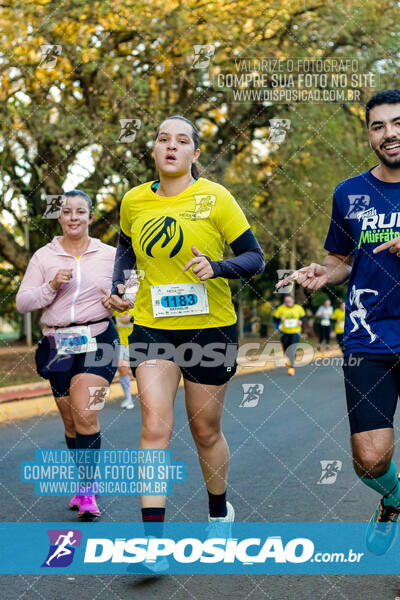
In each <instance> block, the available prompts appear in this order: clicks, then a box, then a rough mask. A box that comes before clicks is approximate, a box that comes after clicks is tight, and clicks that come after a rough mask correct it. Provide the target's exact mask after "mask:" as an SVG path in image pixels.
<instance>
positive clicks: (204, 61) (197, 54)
mask: <svg viewBox="0 0 400 600" xmlns="http://www.w3.org/2000/svg"><path fill="white" fill-rule="evenodd" d="M193 50H194V55H193V57H192V65H191V68H192V69H206V68H207V67H208V65H209V64H210V59H211V57H212V56H214V52H215V47H214V45H213V44H206V45H200V44H196V45H195V46H193Z"/></svg>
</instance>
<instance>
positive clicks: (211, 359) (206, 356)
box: [128, 323, 238, 385]
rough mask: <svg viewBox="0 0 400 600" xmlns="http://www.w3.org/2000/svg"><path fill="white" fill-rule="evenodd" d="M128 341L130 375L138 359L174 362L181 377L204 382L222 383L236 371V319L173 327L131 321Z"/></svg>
mask: <svg viewBox="0 0 400 600" xmlns="http://www.w3.org/2000/svg"><path fill="white" fill-rule="evenodd" d="M128 341H129V359H130V366H131V369H132V373H133V376H135V375H136V367H138V366H139V365H140V363H142V362H144V361H148V360H154V359H162V360H169V361H172V362H174V363H176V364H177V365H178V366H179V367H180V369H181V371H182V375H183V378H184V379H187V380H188V381H193V382H194V383H202V384H203V385H223V384H224V383H226V382H227V381H229V379H230V378H231V377H232V376H233V375H234V374H235V372H236V368H237V364H236V358H237V353H238V330H237V325H236V323H235V324H234V325H227V326H224V327H210V328H207V329H173V330H171V329H154V328H152V327H145V326H143V325H134V326H133V331H132V333H131V335H130V336H129V338H128ZM149 368H151V367H150V366H149Z"/></svg>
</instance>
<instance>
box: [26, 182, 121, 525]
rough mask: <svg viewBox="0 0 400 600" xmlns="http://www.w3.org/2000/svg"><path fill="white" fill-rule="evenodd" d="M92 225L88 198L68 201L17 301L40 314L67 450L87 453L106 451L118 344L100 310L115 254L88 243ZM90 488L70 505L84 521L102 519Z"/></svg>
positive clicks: (40, 363) (43, 353) (42, 367)
mask: <svg viewBox="0 0 400 600" xmlns="http://www.w3.org/2000/svg"><path fill="white" fill-rule="evenodd" d="M92 221H93V207H92V201H91V199H90V197H89V196H88V195H87V194H85V193H84V192H81V191H80V190H73V191H71V192H67V193H65V194H64V195H63V203H62V206H61V208H60V216H59V218H58V222H59V223H60V225H61V228H62V233H63V235H62V236H56V237H54V239H53V240H52V241H51V242H50V243H49V244H46V246H43V247H42V248H40V249H39V250H37V251H36V252H35V254H34V255H33V256H32V258H31V260H30V261H29V264H28V268H27V271H26V273H25V276H24V278H23V280H22V283H21V286H20V288H19V291H18V294H17V297H16V303H17V309H18V311H19V312H21V313H27V312H30V311H32V310H38V309H42V316H41V320H40V322H41V324H42V326H43V337H42V339H41V340H40V342H39V345H38V349H37V351H36V356H35V358H36V366H37V371H38V373H39V374H40V375H41V376H42V377H44V378H45V379H49V380H50V384H51V388H52V391H53V395H54V398H55V401H56V403H57V406H58V408H59V411H60V413H61V417H62V419H63V422H64V427H65V439H66V442H67V446H68V448H70V449H75V448H76V449H86V450H88V449H89V450H97V449H99V448H100V440H101V437H100V426H99V420H98V408H99V406H100V405H101V404H103V402H104V398H105V396H106V395H107V391H108V388H109V385H110V383H111V381H112V380H113V378H114V375H115V372H116V370H117V365H118V344H119V340H118V332H117V330H116V328H115V325H114V324H113V322H112V320H111V319H110V317H111V314H112V311H111V310H109V309H107V308H105V307H104V305H103V304H102V299H103V297H104V292H103V290H104V289H111V284H112V274H113V267H114V258H115V248H113V247H111V246H108V245H107V244H103V243H102V242H101V241H100V240H98V239H95V238H91V237H89V234H88V227H89V225H90V223H91V222H92ZM116 346H117V347H116ZM96 404H97V406H96ZM89 455H91V456H92V458H93V455H94V452H89ZM91 483H93V481H92V482H90V477H89V480H86V485H85V486H83V484H81V489H79V492H81V493H80V494H78V495H76V496H74V497H73V498H72V500H71V501H70V508H72V509H75V510H79V516H82V517H89V518H91V517H93V516H100V511H99V509H98V506H97V503H96V498H95V495H94V491H95V490H94V487H93V485H91Z"/></svg>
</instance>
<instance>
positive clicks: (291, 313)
mask: <svg viewBox="0 0 400 600" xmlns="http://www.w3.org/2000/svg"><path fill="white" fill-rule="evenodd" d="M305 316H306V313H305V312H304V308H303V307H302V306H300V304H295V302H294V300H293V298H292V296H290V295H287V296H285V298H284V300H283V304H281V305H280V306H278V308H277V309H276V311H275V313H274V323H275V325H276V327H277V329H279V331H280V332H281V344H282V348H283V352H284V353H285V355H286V356H287V359H288V366H287V367H288V374H289V375H292V376H293V375H294V374H295V370H294V362H295V359H296V346H297V344H298V343H299V341H300V332H301V326H302V323H303V321H304V319H305Z"/></svg>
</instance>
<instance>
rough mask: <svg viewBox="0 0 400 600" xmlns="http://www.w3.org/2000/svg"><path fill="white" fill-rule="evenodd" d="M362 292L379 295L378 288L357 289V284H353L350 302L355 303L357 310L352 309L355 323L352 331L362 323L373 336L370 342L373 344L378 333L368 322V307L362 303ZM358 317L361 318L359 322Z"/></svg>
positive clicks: (352, 318) (352, 317)
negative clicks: (374, 331)
mask: <svg viewBox="0 0 400 600" xmlns="http://www.w3.org/2000/svg"><path fill="white" fill-rule="evenodd" d="M361 294H374V295H375V296H378V292H377V290H370V289H365V290H357V289H356V286H355V285H353V287H352V288H351V292H350V296H349V300H350V304H355V306H356V310H352V311H351V313H350V314H349V317H350V319H351V322H352V323H353V329H352V330H351V331H350V333H353V332H354V331H357V330H358V329H359V328H360V324H361V325H362V326H363V327H364V329H366V330H367V332H368V334H369V336H370V338H371V341H370V344H372V342H374V341H375V340H376V334H375V333H373V331H372V330H371V327H370V326H369V325H368V323H367V322H366V320H365V318H366V316H367V309H366V308H365V306H364V305H363V304H362V302H361V300H360V296H361ZM357 319H358V320H359V322H357Z"/></svg>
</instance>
